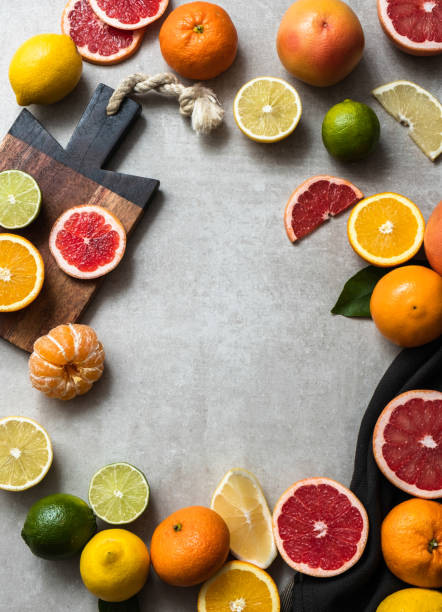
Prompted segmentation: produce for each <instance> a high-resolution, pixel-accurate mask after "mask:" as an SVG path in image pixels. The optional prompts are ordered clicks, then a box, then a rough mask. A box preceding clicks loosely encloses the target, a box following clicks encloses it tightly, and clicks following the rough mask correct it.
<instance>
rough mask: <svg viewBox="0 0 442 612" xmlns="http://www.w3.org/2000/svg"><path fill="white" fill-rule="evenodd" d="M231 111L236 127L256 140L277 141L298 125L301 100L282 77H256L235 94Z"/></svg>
mask: <svg viewBox="0 0 442 612" xmlns="http://www.w3.org/2000/svg"><path fill="white" fill-rule="evenodd" d="M233 114H234V117H235V120H236V123H237V124H238V127H239V129H240V130H241V131H242V132H243V133H244V134H245V135H246V136H248V137H249V138H251V139H252V140H256V141H257V142H277V141H278V140H282V139H283V138H286V136H288V135H289V134H291V133H292V132H293V130H294V129H295V127H296V126H297V125H298V122H299V119H300V118H301V114H302V104H301V99H300V97H299V94H298V92H297V91H296V89H295V88H294V87H292V86H291V85H290V84H289V83H287V82H286V81H284V80H283V79H277V78H276V77H258V78H256V79H252V80H251V81H249V82H248V83H246V84H245V85H243V86H242V87H241V89H240V90H239V91H238V93H237V94H236V98H235V101H234V103H233Z"/></svg>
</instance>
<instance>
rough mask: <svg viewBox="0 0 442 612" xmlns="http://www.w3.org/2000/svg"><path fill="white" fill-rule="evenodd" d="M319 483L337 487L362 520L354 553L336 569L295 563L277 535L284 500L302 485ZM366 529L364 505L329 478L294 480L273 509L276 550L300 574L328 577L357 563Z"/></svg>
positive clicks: (362, 547)
mask: <svg viewBox="0 0 442 612" xmlns="http://www.w3.org/2000/svg"><path fill="white" fill-rule="evenodd" d="M320 484H327V485H329V486H332V487H333V488H335V489H337V490H338V491H339V493H342V494H343V495H345V496H346V497H347V499H348V500H349V502H350V503H351V505H352V506H354V507H355V508H357V510H358V511H359V512H360V514H361V517H362V521H363V528H362V531H361V536H360V539H359V542H358V543H357V547H356V553H355V555H354V556H353V557H352V559H350V560H349V561H347V562H346V563H344V564H343V565H342V567H340V568H338V569H336V570H324V569H321V568H312V567H311V566H310V565H307V564H305V563H295V562H294V561H293V560H292V559H291V558H290V557H289V555H288V554H287V553H286V551H285V548H284V541H283V540H282V538H280V536H279V530H278V518H279V516H280V515H281V511H282V507H283V506H284V504H285V502H286V501H287V500H288V499H289V498H290V497H292V495H293V493H294V492H295V491H296V490H297V489H298V488H300V487H303V486H309V485H320ZM321 523H322V521H321ZM324 525H325V523H324ZM321 528H322V529H321V531H318V534H323V535H322V536H321V537H324V536H325V535H326V534H325V533H323V525H321ZM368 530H369V523H368V516H367V512H366V510H365V508H364V506H363V505H362V504H361V502H360V501H359V499H358V498H357V497H356V495H355V494H354V493H352V491H350V490H349V489H347V487H344V485H342V484H340V483H339V482H336V481H334V480H331V479H330V478H321V477H319V478H306V479H304V480H300V481H298V482H296V483H295V484H294V485H292V486H291V487H289V488H288V489H287V491H286V492H285V493H284V494H283V495H282V496H281V498H280V499H279V500H278V503H277V504H276V507H275V510H274V511H273V532H274V534H275V541H276V546H277V547H278V550H279V554H280V555H281V557H282V558H283V559H284V561H285V562H286V563H287V565H289V566H290V567H291V568H292V569H294V570H295V571H298V572H301V573H302V574H307V575H309V576H316V577H320V578H329V577H332V576H338V575H339V574H342V573H344V572H346V571H347V570H348V569H350V567H352V566H353V565H354V564H355V563H357V561H358V560H359V559H360V557H361V555H362V553H363V552H364V549H365V546H366V544H367V539H368Z"/></svg>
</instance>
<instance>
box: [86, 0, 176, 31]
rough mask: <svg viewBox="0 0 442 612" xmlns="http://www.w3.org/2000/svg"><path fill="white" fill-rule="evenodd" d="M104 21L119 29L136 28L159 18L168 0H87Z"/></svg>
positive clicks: (143, 26)
mask: <svg viewBox="0 0 442 612" xmlns="http://www.w3.org/2000/svg"><path fill="white" fill-rule="evenodd" d="M89 2H90V5H91V7H92V9H93V11H94V13H95V14H96V15H97V17H99V18H100V19H101V20H102V21H104V23H107V24H108V25H110V26H112V27H114V28H120V29H121V30H138V29H139V28H145V27H146V26H147V25H149V23H152V21H155V20H156V19H159V18H160V17H161V15H162V14H163V13H164V11H165V10H166V8H167V5H168V4H169V0H89Z"/></svg>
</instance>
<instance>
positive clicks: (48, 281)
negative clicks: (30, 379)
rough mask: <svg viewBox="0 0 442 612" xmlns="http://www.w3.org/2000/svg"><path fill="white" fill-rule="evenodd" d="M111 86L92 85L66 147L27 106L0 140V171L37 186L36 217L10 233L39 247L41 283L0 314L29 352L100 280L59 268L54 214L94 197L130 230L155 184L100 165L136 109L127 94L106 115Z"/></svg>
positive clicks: (4, 328) (68, 318) (2, 327)
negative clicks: (23, 302)
mask: <svg viewBox="0 0 442 612" xmlns="http://www.w3.org/2000/svg"><path fill="white" fill-rule="evenodd" d="M112 93H113V90H112V89H111V88H110V87H107V86H106V85H103V84H100V85H98V87H97V89H96V90H95V92H94V94H93V96H92V98H91V100H90V102H89V104H88V106H87V108H86V110H85V111H84V113H83V116H82V117H81V119H80V121H79V123H78V125H77V127H76V129H75V131H74V133H73V134H72V137H71V139H70V141H69V144H68V145H67V147H66V149H63V147H61V146H60V144H59V143H58V142H57V141H56V140H55V139H54V138H53V137H52V136H51V135H50V134H49V133H48V132H47V131H46V130H45V129H44V127H43V126H42V125H41V124H40V123H39V122H38V121H37V120H36V119H35V117H34V116H33V115H32V114H31V113H30V112H29V111H27V110H26V109H25V110H22V111H21V113H20V115H19V116H18V118H17V120H16V121H15V122H14V124H13V126H12V127H11V129H10V130H9V132H8V134H7V135H6V136H5V138H4V139H3V141H2V143H1V144H0V171H2V170H10V169H18V170H23V171H24V172H27V173H28V174H30V175H31V176H33V177H34V178H35V180H36V181H37V183H38V184H39V186H40V189H41V193H42V206H41V211H40V214H39V216H38V217H37V219H36V220H35V221H34V222H33V223H32V224H31V225H30V226H29V227H27V228H24V229H23V230H18V231H15V230H14V232H12V233H17V234H21V235H23V236H24V237H25V238H28V239H29V240H30V241H31V242H32V243H33V244H35V246H36V247H37V248H38V249H39V251H40V253H41V255H42V257H43V260H44V263H45V282H44V286H43V289H42V291H41V293H40V295H39V296H38V298H37V299H36V300H35V301H34V302H33V303H32V304H30V305H29V306H28V307H27V308H24V309H23V310H20V311H18V312H12V313H0V337H2V338H4V339H5V340H8V341H9V342H12V344H15V345H16V346H19V347H20V348H22V349H24V350H26V351H32V346H33V343H34V341H35V340H36V339H37V338H38V337H39V336H41V335H42V334H45V333H47V332H48V331H49V330H50V329H51V328H52V327H55V326H56V325H59V324H61V323H73V322H75V321H77V319H78V318H79V316H80V315H81V313H82V312H83V310H84V309H85V307H86V306H87V304H88V302H89V300H90V299H91V298H92V296H93V295H94V293H95V291H96V290H97V287H98V285H99V283H100V280H101V279H96V280H78V279H75V278H72V277H70V276H67V275H66V274H64V272H62V271H61V270H60V269H59V268H58V266H57V264H56V263H55V260H54V259H53V257H52V255H51V254H50V252H49V246H48V239H49V233H50V231H51V228H52V225H53V223H54V221H55V220H56V219H57V217H58V216H59V215H60V214H61V213H62V212H63V211H64V210H66V209H67V208H70V207H71V206H76V205H78V204H98V205H100V206H103V207H105V208H108V209H109V210H111V211H112V212H113V213H115V215H116V216H117V217H118V218H119V219H120V220H121V222H122V224H123V225H124V227H125V229H126V231H127V232H128V234H129V233H130V232H131V230H132V229H133V228H134V227H135V225H136V223H137V221H138V220H139V218H140V217H141V215H142V214H143V211H144V209H145V208H146V207H147V205H148V204H149V202H150V201H151V199H152V197H153V195H154V194H155V192H156V190H157V189H158V186H159V181H157V180H155V179H149V178H142V177H139V176H130V175H127V174H120V173H119V172H111V171H108V170H103V169H102V168H101V166H103V165H104V164H105V163H106V161H107V160H108V159H109V158H110V156H111V155H112V153H113V152H114V151H115V150H116V148H117V147H118V144H119V142H120V141H121V140H122V139H123V138H124V135H125V134H126V132H127V130H128V129H129V127H130V126H131V124H132V123H133V122H134V120H135V119H136V117H137V116H138V115H139V113H140V110H141V107H140V105H139V104H137V103H136V102H134V101H133V100H130V99H126V100H125V101H124V103H123V104H122V106H121V108H120V111H119V112H118V113H117V114H116V115H114V116H112V117H108V116H107V115H106V106H107V103H108V101H109V98H110V96H111V95H112ZM1 231H5V230H1V229H0V232H1ZM121 265H124V259H123V262H122V264H121ZM103 278H106V277H103Z"/></svg>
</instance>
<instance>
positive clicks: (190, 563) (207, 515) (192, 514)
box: [150, 506, 230, 586]
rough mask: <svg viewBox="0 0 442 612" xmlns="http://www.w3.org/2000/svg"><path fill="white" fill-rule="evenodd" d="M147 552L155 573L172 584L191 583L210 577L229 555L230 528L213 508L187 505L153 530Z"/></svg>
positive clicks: (187, 584) (191, 584)
mask: <svg viewBox="0 0 442 612" xmlns="http://www.w3.org/2000/svg"><path fill="white" fill-rule="evenodd" d="M150 546H151V548H150V554H151V560H152V565H153V567H154V569H155V571H156V573H157V574H158V576H159V577H160V578H161V579H162V580H164V582H167V583H168V584H172V585H174V586H193V585H195V584H199V583H200V582H204V581H205V580H208V579H209V578H211V577H212V576H213V575H214V574H215V573H216V572H217V571H218V570H219V569H220V568H221V566H222V565H223V564H224V562H225V560H226V558H227V555H228V554H229V546H230V533H229V529H228V527H227V525H226V523H225V522H224V519H222V518H221V516H220V515H219V514H217V513H216V512H215V511H214V510H211V509H210V508H205V507H204V506H189V507H188V508H182V509H181V510H178V511H177V512H174V513H173V514H171V515H170V516H168V517H167V518H166V519H165V520H164V521H163V522H162V523H160V524H159V525H158V526H157V528H156V529H155V531H154V533H153V536H152V542H151V545H150Z"/></svg>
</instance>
